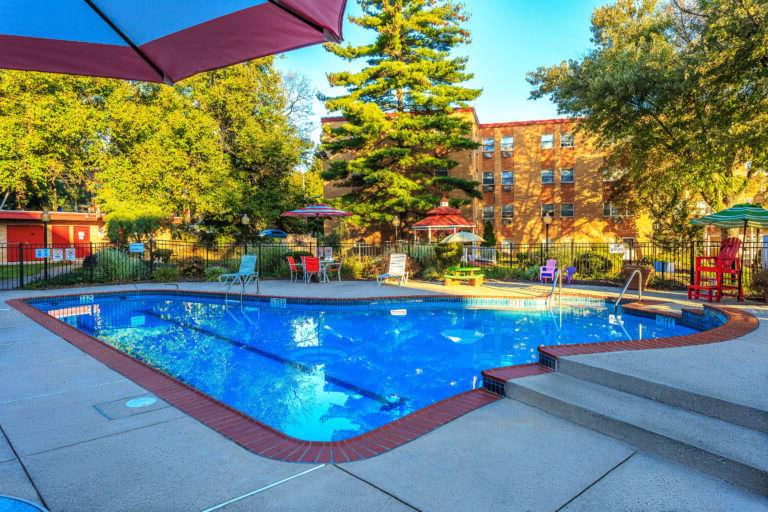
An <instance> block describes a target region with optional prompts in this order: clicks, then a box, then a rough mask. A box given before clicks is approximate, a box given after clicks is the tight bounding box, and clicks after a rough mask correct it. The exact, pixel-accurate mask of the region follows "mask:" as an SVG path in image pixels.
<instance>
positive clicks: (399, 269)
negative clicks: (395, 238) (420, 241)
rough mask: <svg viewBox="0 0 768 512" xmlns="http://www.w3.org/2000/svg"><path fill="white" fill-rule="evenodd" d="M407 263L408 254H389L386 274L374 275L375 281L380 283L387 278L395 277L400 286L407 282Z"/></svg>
mask: <svg viewBox="0 0 768 512" xmlns="http://www.w3.org/2000/svg"><path fill="white" fill-rule="evenodd" d="M407 264H408V256H406V255H405V254H401V253H392V254H390V255H389V269H388V270H387V273H386V274H381V275H380V276H376V282H377V283H379V286H381V283H383V282H384V281H386V280H387V279H397V280H399V281H400V286H402V285H404V284H405V283H407V282H408V271H407V270H406V266H407Z"/></svg>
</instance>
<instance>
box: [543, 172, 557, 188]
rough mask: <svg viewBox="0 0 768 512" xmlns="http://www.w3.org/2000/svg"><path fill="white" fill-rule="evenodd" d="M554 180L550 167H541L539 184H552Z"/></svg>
mask: <svg viewBox="0 0 768 512" xmlns="http://www.w3.org/2000/svg"><path fill="white" fill-rule="evenodd" d="M554 182H555V171H553V170H552V169H543V170H542V171H541V184H542V185H552V184H553V183H554Z"/></svg>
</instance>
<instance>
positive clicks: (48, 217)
mask: <svg viewBox="0 0 768 512" xmlns="http://www.w3.org/2000/svg"><path fill="white" fill-rule="evenodd" d="M40 220H41V221H43V249H44V250H45V261H43V277H44V279H45V281H46V282H47V281H48V223H49V222H51V212H49V211H48V210H43V213H41V214H40Z"/></svg>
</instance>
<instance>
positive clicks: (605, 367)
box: [558, 357, 768, 433]
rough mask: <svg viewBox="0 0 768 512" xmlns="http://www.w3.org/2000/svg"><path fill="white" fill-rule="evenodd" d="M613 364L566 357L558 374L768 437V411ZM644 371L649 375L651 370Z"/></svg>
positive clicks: (560, 365) (559, 366)
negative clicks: (684, 410)
mask: <svg viewBox="0 0 768 512" xmlns="http://www.w3.org/2000/svg"><path fill="white" fill-rule="evenodd" d="M610 362H611V360H610V359H608V360H607V361H606V362H604V363H602V364H601V362H600V361H599V360H589V359H587V358H584V357H575V358H567V357H566V358H561V359H560V360H559V361H558V372H559V373H563V374H565V375H570V376H572V377H576V378H578V379H581V380H587V381H590V382H594V383H595V384H601V385H603V386H608V387H611V388H614V389H618V390H619V391H624V392H626V393H632V394H633V395H638V396H642V397H645V398H650V399H652V400H656V401H658V402H663V403H665V404H667V405H672V406H675V407H680V408H683V409H687V410H689V411H693V412H696V413H699V414H703V415H706V416H711V417H713V418H717V419H720V420H723V421H727V422H729V423H733V424H736V425H741V426H742V427H747V428H749V429H753V430H758V431H760V432H764V433H768V411H766V410H764V409H760V408H757V407H754V406H751V405H749V404H746V403H736V402H734V401H732V400H730V399H726V398H721V397H715V396H711V395H709V394H706V393H705V392H704V391H701V390H692V389H688V388H686V387H684V386H683V385H679V384H674V383H672V382H668V381H667V382H661V381H659V380H658V379H655V378H653V377H651V376H649V375H648V374H647V373H645V372H643V371H639V372H632V371H631V369H627V368H623V369H621V370H619V369H618V368H613V367H612V366H611V365H610ZM644 370H646V372H647V368H645V369H644Z"/></svg>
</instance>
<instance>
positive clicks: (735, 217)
mask: <svg viewBox="0 0 768 512" xmlns="http://www.w3.org/2000/svg"><path fill="white" fill-rule="evenodd" d="M691 224H694V225H697V226H707V225H712V226H717V227H719V228H726V229H727V228H744V230H745V234H746V229H747V228H757V229H765V228H768V210H766V209H765V208H763V207H762V206H760V205H759V204H737V205H735V206H731V207H730V208H728V209H726V210H722V211H719V212H717V213H712V214H710V215H706V216H704V217H701V218H700V219H693V220H692V221H691Z"/></svg>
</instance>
